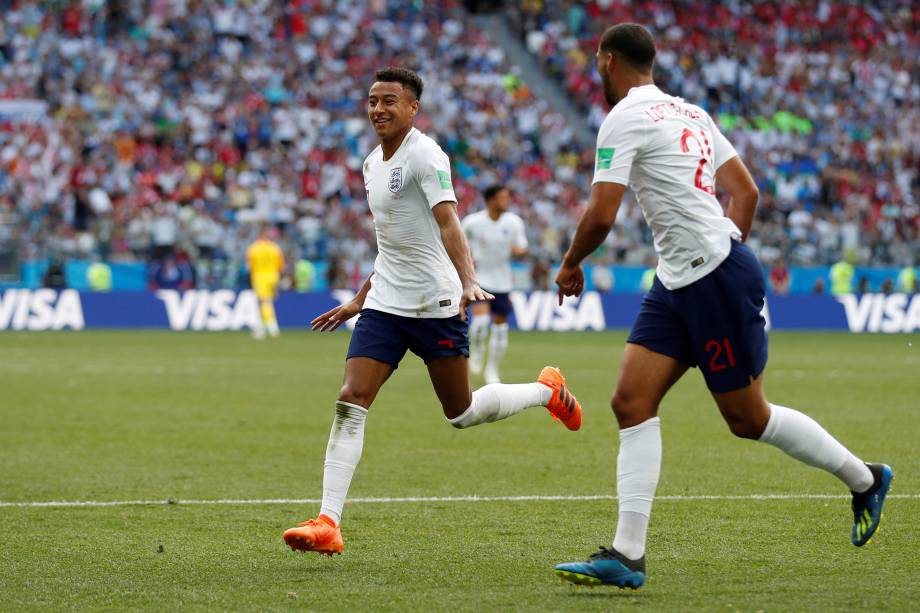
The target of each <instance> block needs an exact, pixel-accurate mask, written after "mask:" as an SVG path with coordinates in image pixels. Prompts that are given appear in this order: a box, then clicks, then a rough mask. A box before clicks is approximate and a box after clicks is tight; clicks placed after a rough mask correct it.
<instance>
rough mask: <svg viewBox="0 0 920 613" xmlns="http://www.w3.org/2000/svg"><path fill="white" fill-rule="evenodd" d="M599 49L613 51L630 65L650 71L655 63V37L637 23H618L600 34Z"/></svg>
mask: <svg viewBox="0 0 920 613" xmlns="http://www.w3.org/2000/svg"><path fill="white" fill-rule="evenodd" d="M601 51H603V52H605V53H615V54H617V55H619V56H620V57H621V58H623V59H624V60H626V63H628V64H629V65H630V66H632V67H633V68H635V69H636V70H641V71H642V72H650V71H651V70H652V65H653V64H654V63H655V39H654V38H652V35H651V34H650V33H649V31H648V30H646V29H645V28H643V27H642V26H640V25H639V24H638V23H618V24H617V25H615V26H611V27H609V28H607V31H606V32H604V34H603V36H601Z"/></svg>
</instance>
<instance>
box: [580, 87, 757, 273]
mask: <svg viewBox="0 0 920 613" xmlns="http://www.w3.org/2000/svg"><path fill="white" fill-rule="evenodd" d="M736 155H737V153H736V151H735V149H734V147H732V145H731V143H729V142H728V139H726V138H725V136H723V135H722V133H721V132H719V129H718V127H716V125H715V123H714V122H713V121H712V118H711V117H710V116H709V115H708V114H707V113H706V111H704V110H703V109H701V108H700V107H698V106H696V105H693V104H689V103H687V102H685V101H684V100H683V99H682V98H676V97H674V96H669V95H667V94H665V93H664V92H662V91H661V90H660V89H658V88H657V87H656V86H654V85H643V86H642V87H634V88H632V89H630V90H629V93H628V94H627V95H626V97H625V98H623V99H622V100H620V101H619V102H618V103H617V104H616V106H614V107H613V109H611V111H610V113H608V115H607V117H606V119H604V123H603V124H601V127H600V130H599V131H598V135H597V156H596V158H595V169H594V182H595V183H599V182H607V183H619V184H620V185H626V186H628V187H630V188H632V190H633V191H634V192H635V194H636V200H637V201H638V203H639V206H640V207H641V208H642V213H643V214H644V215H645V220H646V222H647V223H648V225H649V227H650V228H651V230H652V236H653V237H654V241H655V250H656V251H657V252H658V255H659V256H660V257H659V260H658V269H657V271H656V274H657V275H658V278H659V279H661V283H662V284H663V285H664V286H665V287H666V288H668V289H672V290H673V289H677V288H680V287H684V286H686V285H689V284H691V283H693V282H694V281H696V280H697V279H700V278H702V277H704V276H706V275H707V274H708V273H710V272H712V271H713V270H714V269H715V268H716V267H717V266H718V265H719V264H721V263H722V261H723V260H724V259H725V258H726V257H728V254H729V252H730V251H731V241H732V239H733V238H734V239H738V240H740V239H741V231H740V230H739V229H738V227H737V226H736V225H735V224H734V222H733V221H732V220H731V219H729V218H728V217H726V216H725V213H724V212H723V210H722V205H721V204H719V201H718V200H717V199H716V197H715V172H716V170H717V169H718V168H719V167H720V166H721V165H722V164H724V163H725V162H727V161H728V160H730V159H732V158H733V157H735V156H736Z"/></svg>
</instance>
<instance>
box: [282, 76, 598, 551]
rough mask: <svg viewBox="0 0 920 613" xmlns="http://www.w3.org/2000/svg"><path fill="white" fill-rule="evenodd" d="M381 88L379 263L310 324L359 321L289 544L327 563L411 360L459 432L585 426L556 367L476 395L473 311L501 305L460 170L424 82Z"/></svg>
mask: <svg viewBox="0 0 920 613" xmlns="http://www.w3.org/2000/svg"><path fill="white" fill-rule="evenodd" d="M375 79H376V81H375V83H374V84H373V85H372V86H371V89H370V92H369V94H368V98H367V114H368V119H370V121H371V124H372V125H373V126H374V130H375V131H376V133H377V136H378V138H379V139H380V145H379V146H378V147H377V148H375V149H374V151H372V152H371V154H370V155H369V156H367V159H366V160H365V161H364V184H365V187H366V189H367V200H368V204H369V205H370V209H371V213H372V214H373V216H374V226H375V229H376V233H377V248H378V255H377V260H376V261H375V262H374V272H373V273H371V276H370V277H369V278H368V279H367V281H365V282H364V286H363V287H362V288H361V290H360V291H359V292H358V294H357V296H355V298H354V299H353V300H352V301H350V302H348V303H346V304H343V305H341V306H338V307H336V308H334V309H332V310H330V311H328V312H326V313H323V314H322V315H320V316H319V317H317V318H316V319H314V320H313V322H312V324H313V329H314V330H319V331H324V330H335V329H336V328H338V327H339V326H340V325H341V324H342V323H344V322H346V321H348V320H349V319H351V318H352V317H354V316H355V315H357V314H358V313H360V314H361V316H360V317H359V318H358V321H357V323H356V324H355V329H354V332H353V333H352V336H351V343H350V344H349V347H348V356H347V359H346V361H345V380H344V383H343V384H342V389H341V390H340V391H339V395H338V399H337V401H336V403H335V418H334V419H333V422H332V432H331V434H330V435H329V445H328V446H327V447H326V462H325V465H324V471H323V500H322V506H321V508H320V514H319V516H318V517H317V518H316V519H310V520H308V521H305V522H303V523H301V524H300V525H299V526H298V527H296V528H291V529H290V530H287V531H285V532H284V535H283V538H284V541H285V542H286V543H287V544H288V545H289V546H290V547H291V549H295V550H300V551H316V552H318V553H321V554H327V555H332V554H333V553H341V552H342V550H343V549H344V544H343V541H342V533H341V530H340V527H339V524H340V522H341V517H342V509H343V507H344V505H345V497H346V495H347V493H348V487H349V485H350V484H351V478H352V476H353V475H354V472H355V468H356V467H357V465H358V461H359V460H360V458H361V451H362V448H363V446H364V423H365V420H366V418H367V413H368V409H369V408H370V406H371V403H373V401H374V398H375V397H376V396H377V392H378V391H379V390H380V388H381V387H382V386H383V384H384V382H386V380H387V379H388V378H389V377H390V375H391V374H392V373H393V371H394V370H395V369H396V367H397V366H398V365H399V362H400V360H402V358H403V356H405V354H406V351H409V350H411V351H412V352H413V353H414V354H416V355H418V356H419V357H421V358H422V359H423V360H424V361H425V364H426V365H427V367H428V375H429V377H430V378H431V383H432V385H433V387H434V391H435V393H436V394H437V396H438V400H440V402H441V408H442V409H443V411H444V417H446V418H447V421H448V422H449V423H450V424H451V425H452V426H454V427H456V428H468V427H471V426H475V425H478V424H481V423H486V422H493V421H497V420H499V419H504V418H506V417H510V416H511V415H514V414H516V413H519V412H520V411H523V410H524V409H526V408H528V407H532V406H545V407H546V408H547V409H548V410H549V412H550V414H551V415H552V416H553V417H554V418H555V419H557V420H558V421H561V422H562V423H563V424H564V425H565V426H566V427H567V428H568V429H569V430H577V429H578V428H580V427H581V407H580V406H578V402H577V401H576V400H575V397H574V396H573V395H572V394H571V393H570V392H569V390H568V388H567V387H566V385H565V379H564V378H563V376H562V373H561V372H560V371H559V369H558V368H554V367H551V366H547V367H546V368H544V369H543V371H542V372H541V373H540V376H539V377H538V379H537V382H536V383H523V384H518V385H502V384H492V385H486V386H485V387H482V388H480V389H478V390H476V391H475V392H472V391H471V389H470V379H469V372H468V366H467V362H468V356H469V349H468V347H469V340H468V336H467V331H468V330H467V323H466V307H467V306H468V305H469V304H470V303H473V302H477V301H480V300H487V299H489V298H491V296H490V295H489V294H488V293H487V292H484V291H483V290H482V289H481V288H480V287H479V283H478V282H477V280H476V276H475V274H474V271H473V262H472V259H471V258H470V251H469V246H468V245H467V242H466V238H465V237H464V235H463V230H462V229H461V227H460V219H459V218H458V217H457V198H456V196H455V195H454V190H453V187H452V185H451V180H450V160H448V158H447V155H445V154H444V152H443V151H442V150H441V148H440V147H439V146H438V144H437V143H436V142H434V141H433V140H432V139H431V138H429V137H427V136H425V135H424V134H422V133H421V132H419V131H418V130H417V129H415V128H414V127H413V126H412V120H413V118H414V117H415V114H416V113H417V112H418V110H419V99H420V98H421V95H422V87H423V85H422V80H421V79H420V78H419V76H418V75H417V74H415V73H414V72H412V71H410V70H406V69H404V68H387V69H384V70H379V71H377V74H376V75H375Z"/></svg>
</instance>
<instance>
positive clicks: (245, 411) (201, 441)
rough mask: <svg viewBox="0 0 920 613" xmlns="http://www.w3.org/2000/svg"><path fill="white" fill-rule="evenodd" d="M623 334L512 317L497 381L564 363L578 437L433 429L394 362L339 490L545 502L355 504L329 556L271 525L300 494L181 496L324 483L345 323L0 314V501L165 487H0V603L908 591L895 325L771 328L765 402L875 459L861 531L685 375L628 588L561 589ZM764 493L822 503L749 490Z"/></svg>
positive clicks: (532, 416)
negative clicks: (156, 325) (882, 479)
mask: <svg viewBox="0 0 920 613" xmlns="http://www.w3.org/2000/svg"><path fill="white" fill-rule="evenodd" d="M624 340H625V335H624V334H623V333H603V334H601V333H595V334H589V333H586V334H540V333H530V334H524V333H516V334H512V336H511V344H510V348H509V351H508V354H507V357H506V359H505V362H504V368H503V374H504V377H505V379H506V380H507V381H509V382H513V381H527V380H533V378H534V377H535V376H536V374H537V373H538V372H539V369H540V368H541V367H542V366H544V365H545V364H557V365H559V366H561V367H562V368H563V371H564V372H565V373H566V375H567V377H568V379H569V383H570V384H571V386H572V389H573V391H574V392H575V393H576V394H577V395H578V397H579V399H580V401H581V403H582V405H583V406H584V408H585V417H584V426H583V428H582V430H581V431H580V432H577V433H571V432H568V431H566V430H565V429H564V428H562V427H561V426H560V425H558V424H555V423H554V422H553V421H552V420H551V419H550V418H549V416H548V415H547V413H546V412H545V411H544V410H543V409H534V410H531V411H528V412H525V413H523V414H521V415H518V416H516V417H515V418H512V419H509V420H506V421H503V422H499V423H495V424H486V425H483V426H480V427H477V428H473V429H470V430H464V431H458V430H454V429H453V428H450V427H449V426H448V425H447V424H446V423H445V421H444V418H443V417H442V415H441V413H440V408H439V407H438V405H437V401H436V399H435V396H434V393H433V392H432V391H431V388H430V384H429V382H428V379H427V376H426V373H425V371H424V368H423V366H422V364H421V362H420V361H419V360H418V359H417V358H414V357H409V358H407V359H406V361H405V362H404V363H403V365H402V367H401V368H400V369H399V370H398V371H397V373H396V374H395V376H394V377H393V378H392V379H391V380H390V382H389V383H388V384H387V385H386V387H385V388H384V390H383V391H382V393H381V395H380V396H379V398H378V400H377V402H376V404H375V406H374V407H373V408H372V409H371V413H370V416H369V418H368V423H367V431H366V440H365V446H364V456H363V459H362V462H361V465H360V467H359V468H358V472H357V474H356V476H355V480H354V482H353V485H352V490H351V495H352V496H353V497H361V498H381V497H403V498H405V497H423V498H430V497H456V496H470V495H478V496H518V495H520V496H527V495H538V496H560V497H563V498H560V499H556V500H529V501H430V500H429V501H421V502H405V501H403V502H354V503H351V504H349V505H348V506H346V508H345V523H344V536H345V554H344V555H342V556H337V557H335V558H332V559H327V558H321V557H319V556H317V555H312V554H311V555H307V556H305V555H303V554H300V553H294V552H292V551H290V550H288V549H287V548H286V547H285V546H284V544H283V543H282V541H281V532H282V531H283V530H284V529H285V528H287V527H290V526H292V525H294V523H295V522H296V521H298V520H303V519H305V518H307V517H309V516H313V515H315V513H316V512H317V511H318V508H319V505H318V504H314V503H308V504H300V503H291V502H272V503H262V504H241V503H235V504H219V505H205V504H185V503H183V502H182V501H183V500H199V501H200V500H223V499H241V500H250V501H251V500H258V499H304V498H307V499H313V498H318V497H319V496H320V493H321V492H320V487H321V479H322V462H323V455H324V452H325V446H326V440H327V437H328V432H329V426H330V422H331V418H332V413H333V401H334V398H335V394H336V391H337V389H338V387H339V385H340V382H341V372H342V364H343V363H342V359H343V356H344V352H345V347H346V344H347V342H348V335H347V334H345V333H335V334H331V335H319V334H310V333H308V332H302V333H286V334H285V335H284V336H283V338H281V339H278V340H277V341H265V342H261V343H260V342H256V341H253V340H252V339H250V338H249V337H248V336H247V335H245V334H242V333H239V334H233V333H228V334H209V333H181V334H174V333H166V332H81V333H41V334H30V333H6V332H5V333H2V334H0V501H2V502H5V503H8V502H37V501H125V500H151V501H155V500H167V499H173V500H176V501H178V504H158V505H147V506H143V505H120V506H109V507H98V506H95V507H84V508H74V507H54V506H51V507H41V506H8V505H7V506H0V610H4V611H16V610H67V609H79V610H87V609H90V610H98V609H108V610H125V609H134V610H137V609H157V610H175V609H179V608H183V609H193V610H251V611H255V610H259V611H262V610H288V609H302V610H314V611H335V610H351V611H360V610H369V609H370V610H390V611H405V610H424V611H431V610H449V611H452V612H455V611H494V610H520V611H536V610H550V611H567V610H569V611H590V610H604V611H609V610H630V611H640V610H641V611H650V612H651V611H759V610H763V611H771V612H772V611H858V610H862V611H911V610H914V611H915V610H917V607H918V606H920V605H918V598H920V565H918V563H917V548H918V545H920V532H918V527H917V526H918V522H920V476H918V473H920V447H918V440H920V393H918V392H920V343H918V342H917V340H918V338H917V335H913V336H912V337H910V336H884V335H877V336H875V335H845V334H793V333H774V334H772V335H771V361H770V364H769V366H768V370H767V386H766V387H767V392H768V395H769V397H770V398H771V400H772V401H773V402H776V403H779V404H785V405H787V406H791V407H795V408H798V409H800V410H803V411H805V412H807V413H809V414H810V415H812V416H813V417H815V418H816V419H818V420H819V421H820V422H821V423H822V424H823V425H825V426H826V427H827V428H828V429H829V430H830V431H831V432H832V433H833V434H835V435H836V436H837V437H838V438H840V439H841V440H842V441H843V442H844V444H846V445H848V446H849V447H850V448H851V449H853V450H854V451H855V452H856V453H857V454H858V455H860V456H862V457H864V458H866V459H869V460H881V461H885V462H888V463H889V464H891V465H892V467H893V468H894V470H895V472H896V475H897V478H896V481H895V483H894V488H893V490H892V494H894V495H896V496H897V497H893V498H891V499H890V500H889V502H888V504H887V505H886V513H885V520H884V521H883V523H882V532H881V533H880V534H879V535H877V536H876V537H875V538H874V540H873V542H872V543H871V544H870V545H868V546H867V547H865V548H863V549H856V548H855V547H853V546H852V545H851V544H850V543H849V533H850V521H851V517H850V515H849V500H848V498H845V497H843V495H845V494H846V491H845V489H844V488H843V486H842V485H841V484H839V483H838V482H837V481H836V480H835V479H834V478H833V477H830V476H828V475H826V474H824V473H823V472H821V471H819V470H817V469H813V468H808V467H806V466H803V465H800V464H798V463H796V462H795V461H793V460H790V459H788V458H786V457H785V456H783V454H781V453H780V452H779V451H777V450H776V449H773V448H771V447H769V446H766V445H761V444H758V443H753V442H749V441H741V440H737V439H734V438H733V437H732V436H731V435H730V434H729V432H728V429H727V427H726V426H725V425H724V424H723V423H722V421H721V420H720V418H719V416H718V414H717V411H716V409H715V407H714V405H713V403H712V401H711V399H710V398H709V396H708V394H707V392H706V390H705V388H704V386H703V383H702V378H701V377H700V375H699V372H697V371H695V370H691V371H690V372H688V374H687V375H686V376H685V377H684V379H683V380H682V381H681V382H680V383H679V384H678V385H677V386H675V388H674V390H673V391H672V392H671V394H670V395H669V396H668V397H667V398H666V399H665V402H664V404H663V407H662V411H661V417H662V433H663V437H664V464H663V471H662V477H661V483H660V486H659V490H658V493H659V495H661V496H666V497H668V498H666V499H663V500H659V501H658V502H656V504H655V507H654V511H653V515H652V523H651V528H650V543H649V548H648V554H647V555H648V566H649V579H648V583H647V584H646V586H645V587H644V588H643V589H642V590H640V591H639V592H638V593H637V594H632V593H630V592H622V593H621V592H619V591H618V590H610V589H604V588H598V589H594V590H591V589H587V588H582V589H575V588H573V587H570V586H567V585H563V584H561V583H560V582H559V580H558V579H556V578H555V577H554V576H553V574H552V568H553V566H554V565H555V564H556V563H558V562H563V561H570V560H577V559H583V558H584V557H585V556H586V555H587V554H588V553H590V552H591V551H593V550H594V549H595V548H596V547H597V546H598V545H609V544H610V541H611V540H612V537H613V530H614V525H615V521H616V501H615V500H610V499H599V500H571V499H566V498H565V497H571V496H590V495H606V496H610V495H612V494H614V493H615V458H616V451H617V434H616V427H615V423H614V420H613V417H612V415H611V413H610V409H609V408H608V405H609V397H610V392H611V390H612V387H613V383H614V381H615V377H616V371H617V364H618V361H619V356H620V353H621V350H622V345H623V342H624ZM911 343H912V344H913V346H911ZM474 383H475V384H476V385H478V384H480V383H481V382H480V381H478V380H476V381H474ZM777 494H788V495H793V496H797V495H803V494H827V495H840V496H841V497H839V498H802V497H798V498H795V497H794V498H791V499H775V498H772V499H771V498H756V497H755V496H757V495H777ZM700 495H713V496H733V497H737V498H732V499H721V500H719V499H699V498H697V499H692V498H687V497H692V496H700Z"/></svg>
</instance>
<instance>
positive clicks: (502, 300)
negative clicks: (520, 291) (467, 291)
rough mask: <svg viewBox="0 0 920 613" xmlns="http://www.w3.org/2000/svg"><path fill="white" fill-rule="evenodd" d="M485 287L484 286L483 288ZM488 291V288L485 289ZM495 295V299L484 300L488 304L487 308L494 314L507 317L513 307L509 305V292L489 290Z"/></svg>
mask: <svg viewBox="0 0 920 613" xmlns="http://www.w3.org/2000/svg"><path fill="white" fill-rule="evenodd" d="M483 289H485V288H483ZM485 291H487V292H489V290H487V289H485ZM489 293H490V294H492V295H493V296H495V300H484V301H483V302H485V303H486V304H488V305H489V310H490V311H491V312H492V313H494V314H496V315H504V316H505V317H509V316H510V315H511V311H513V310H514V309H513V308H512V306H511V294H509V293H508V292H489Z"/></svg>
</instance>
